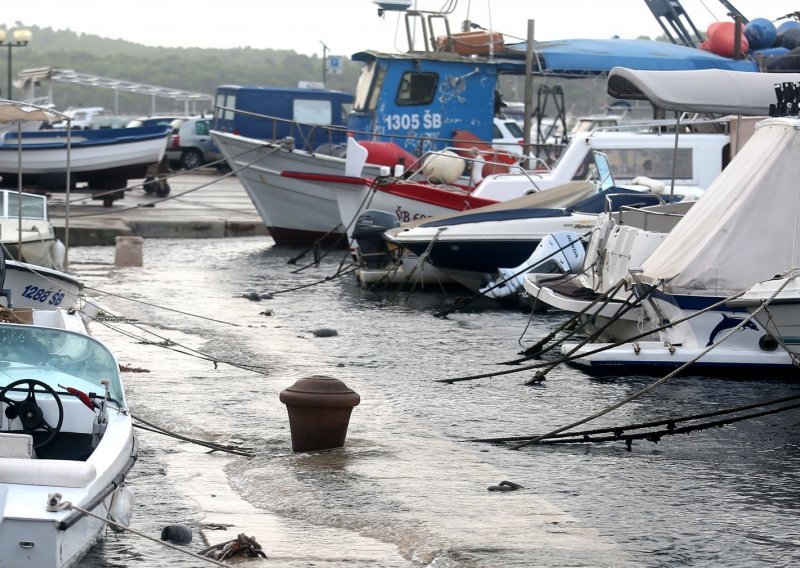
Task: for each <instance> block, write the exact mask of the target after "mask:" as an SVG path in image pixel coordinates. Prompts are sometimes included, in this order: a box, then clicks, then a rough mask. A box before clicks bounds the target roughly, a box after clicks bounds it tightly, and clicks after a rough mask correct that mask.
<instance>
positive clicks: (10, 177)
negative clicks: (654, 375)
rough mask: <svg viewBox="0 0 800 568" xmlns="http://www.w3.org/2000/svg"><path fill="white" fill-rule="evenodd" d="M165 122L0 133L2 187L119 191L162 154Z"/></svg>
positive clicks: (142, 176)
mask: <svg viewBox="0 0 800 568" xmlns="http://www.w3.org/2000/svg"><path fill="white" fill-rule="evenodd" d="M168 134H169V127H168V126H141V127H134V128H103V129H99V130H80V131H74V132H73V131H69V130H68V131H63V130H38V131H35V132H5V133H3V134H2V135H0V176H2V178H3V179H2V183H3V185H5V186H6V187H17V185H18V180H19V176H20V175H21V176H22V181H23V183H24V184H25V185H26V186H36V187H39V188H41V189H49V190H58V189H64V188H65V186H66V180H67V177H66V176H67V171H69V174H70V186H71V188H72V187H74V186H75V184H77V183H79V182H86V183H87V184H88V187H89V189H90V190H109V189H123V188H125V187H126V185H127V182H128V180H129V179H139V178H144V177H145V175H146V174H147V168H148V166H150V165H153V164H157V163H159V162H160V161H161V158H162V157H163V156H164V151H165V149H166V143H167V142H166V141H167V135H168Z"/></svg>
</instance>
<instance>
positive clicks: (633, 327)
mask: <svg viewBox="0 0 800 568" xmlns="http://www.w3.org/2000/svg"><path fill="white" fill-rule="evenodd" d="M694 203H695V202H694V201H682V202H678V203H665V204H663V205H654V206H652V207H642V208H639V209H634V208H622V209H621V210H620V211H618V212H613V213H603V214H601V215H600V216H599V217H598V219H597V221H596V223H595V225H594V227H593V228H592V229H591V236H590V237H589V239H588V243H587V244H586V255H585V258H584V261H583V265H582V266H581V267H580V269H579V270H575V271H572V272H571V273H567V274H564V275H554V274H546V273H540V272H536V271H531V272H529V273H527V274H525V275H524V278H523V282H522V286H523V288H524V289H525V293H526V296H527V300H528V303H529V304H530V305H531V307H533V308H534V309H538V310H541V309H545V308H547V309H556V310H562V311H565V312H569V313H572V314H581V315H580V317H579V321H580V323H581V324H582V325H583V329H584V331H586V333H589V334H595V333H599V335H598V336H597V338H596V339H597V341H608V342H615V341H621V340H624V339H627V338H630V337H634V336H635V335H638V334H639V333H641V332H642V330H643V329H644V326H645V325H646V324H647V322H645V321H644V319H643V318H644V315H643V314H642V312H641V310H639V309H638V308H637V309H632V310H626V307H627V306H628V304H630V302H632V301H633V300H635V298H634V296H633V295H632V294H631V290H630V288H631V286H630V284H629V283H626V279H627V278H628V276H629V270H630V269H632V268H637V267H639V266H641V264H642V262H644V260H645V259H646V258H647V257H648V256H650V254H651V253H652V252H653V250H655V248H656V247H657V246H658V245H659V244H661V242H662V241H663V240H664V239H665V238H666V236H667V234H669V232H670V231H671V230H672V228H673V227H674V226H675V225H676V224H677V223H678V222H679V221H680V219H681V218H683V216H684V215H685V214H686V212H687V211H688V210H689V209H690V208H691V207H692V206H693V205H694Z"/></svg>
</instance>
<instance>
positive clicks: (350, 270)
mask: <svg viewBox="0 0 800 568" xmlns="http://www.w3.org/2000/svg"><path fill="white" fill-rule="evenodd" d="M356 270H358V266H357V265H355V264H351V265H350V266H347V267H345V268H344V269H338V270H337V271H336V273H334V274H331V275H329V276H325V277H324V278H322V279H320V280H315V281H314V282H309V283H307V284H301V285H300V286H292V287H291V288H284V289H283V290H277V291H275V292H269V295H270V296H277V295H279V294H286V293H288V292H296V291H297V290H303V289H305V288H310V287H312V286H318V285H320V284H324V283H325V282H330V281H332V280H336V279H337V278H341V277H342V276H347V275H348V274H352V273H353V272H355V271H356Z"/></svg>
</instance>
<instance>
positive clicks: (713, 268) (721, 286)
mask: <svg viewBox="0 0 800 568" xmlns="http://www.w3.org/2000/svg"><path fill="white" fill-rule="evenodd" d="M798 155H800V120H798V119H796V118H768V119H765V120H763V121H761V122H759V123H758V125H757V128H756V132H755V134H754V135H753V137H752V138H750V140H749V141H748V142H747V143H746V144H745V146H744V147H743V148H742V150H741V151H740V152H739V153H738V154H737V155H736V156H735V157H734V158H733V160H732V161H731V163H730V164H729V165H728V166H727V167H726V168H725V169H724V170H723V171H722V173H721V174H720V175H719V177H717V179H716V180H715V181H714V182H713V183H712V184H711V185H710V186H709V188H708V189H707V190H706V191H705V193H704V194H703V197H702V198H701V199H699V200H698V201H697V203H696V204H695V205H694V207H692V208H691V209H690V210H689V212H688V213H687V214H686V216H685V217H684V218H683V219H681V220H680V221H679V222H678V224H677V225H676V226H675V228H674V229H673V230H672V231H671V232H670V233H669V235H667V237H666V238H665V239H664V241H663V242H662V243H661V244H660V245H659V246H658V247H657V248H656V249H655V250H654V251H653V253H652V254H651V255H650V256H649V257H648V258H647V260H645V261H644V263H643V264H642V269H643V273H642V274H641V275H640V276H639V278H641V279H642V280H643V281H644V282H647V283H651V284H658V283H659V282H660V281H662V280H663V281H664V287H663V289H664V291H665V292H667V293H670V294H676V295H692V296H711V297H728V296H731V295H733V294H735V293H737V292H740V291H742V290H746V289H747V288H749V287H750V286H752V285H753V284H755V283H756V282H760V281H763V280H768V279H770V278H772V277H773V276H775V275H776V274H782V273H785V272H786V271H788V270H789V269H791V268H796V267H797V266H800V265H799V264H798V260H800V259H798V245H797V243H798V242H800V160H798V159H797V156H798Z"/></svg>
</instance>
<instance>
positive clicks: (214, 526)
mask: <svg viewBox="0 0 800 568" xmlns="http://www.w3.org/2000/svg"><path fill="white" fill-rule="evenodd" d="M232 526H233V525H231V524H227V523H204V524H203V528H204V529H206V530H208V531H226V530H228V529H229V528H230V527H232Z"/></svg>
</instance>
